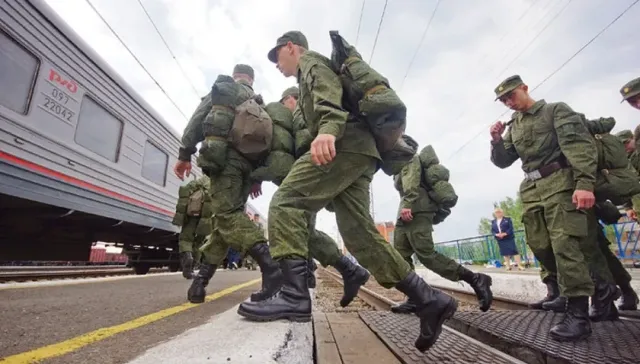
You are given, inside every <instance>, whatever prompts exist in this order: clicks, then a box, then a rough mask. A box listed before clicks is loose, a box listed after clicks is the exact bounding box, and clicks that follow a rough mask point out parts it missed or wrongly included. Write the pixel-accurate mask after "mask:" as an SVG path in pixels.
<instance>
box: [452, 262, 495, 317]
mask: <svg viewBox="0 0 640 364" xmlns="http://www.w3.org/2000/svg"><path fill="white" fill-rule="evenodd" d="M460 268H461V269H462V272H461V273H460V278H461V279H462V280H463V281H465V282H467V283H469V285H470V286H471V288H473V291H474V292H475V293H476V297H478V303H479V304H480V310H481V311H483V312H487V311H488V310H489V308H490V307H491V302H493V292H491V283H492V279H491V277H490V276H488V275H486V274H483V273H474V272H472V271H470V270H468V269H467V268H464V267H463V266H460Z"/></svg>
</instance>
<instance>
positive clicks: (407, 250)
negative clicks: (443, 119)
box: [391, 155, 493, 313]
mask: <svg viewBox="0 0 640 364" xmlns="http://www.w3.org/2000/svg"><path fill="white" fill-rule="evenodd" d="M421 181H422V165H421V164H420V158H419V157H418V155H416V156H414V157H413V159H412V161H411V163H409V164H407V165H406V166H405V167H404V168H403V169H402V171H401V172H400V173H399V174H397V175H395V176H394V182H395V186H396V188H397V189H398V192H399V193H400V197H401V201H400V206H399V207H398V218H397V222H396V229H395V231H394V233H393V235H394V239H393V241H394V246H395V248H396V250H397V251H398V253H400V255H401V256H402V257H403V258H404V260H406V261H407V263H409V265H410V266H411V269H412V270H414V269H415V267H414V266H413V260H412V258H411V256H412V255H413V253H415V254H416V255H417V256H418V260H420V262H422V264H424V266H425V267H427V268H428V269H430V270H432V271H434V272H436V273H437V274H439V275H441V276H442V277H444V278H447V279H449V280H451V281H459V280H461V279H462V280H464V281H465V282H467V283H469V285H470V286H471V287H472V288H473V290H474V291H475V293H476V296H477V297H478V301H479V302H480V310H482V311H487V310H488V309H489V307H490V306H491V301H492V300H493V294H492V292H491V277H489V276H488V275H486V274H482V273H474V272H472V271H470V270H469V269H467V268H465V267H463V266H461V265H460V264H458V263H456V262H454V261H453V260H451V259H450V258H448V257H446V256H444V255H442V254H440V253H438V252H437V251H435V249H434V245H433V237H432V235H431V233H432V231H433V218H434V216H435V212H436V211H437V209H438V206H437V205H436V204H435V203H434V202H433V201H432V200H431V199H430V198H429V195H428V194H427V190H426V189H425V188H424V187H423V186H422V184H421ZM415 310H416V306H415V304H414V302H413V301H411V299H407V300H406V301H405V302H403V303H402V304H400V305H397V306H394V307H392V308H391V311H393V312H396V313H410V312H415Z"/></svg>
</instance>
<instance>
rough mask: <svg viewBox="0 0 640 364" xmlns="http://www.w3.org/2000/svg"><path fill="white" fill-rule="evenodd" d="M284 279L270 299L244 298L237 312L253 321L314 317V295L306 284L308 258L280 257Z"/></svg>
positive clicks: (301, 319) (304, 320) (298, 319)
mask: <svg viewBox="0 0 640 364" xmlns="http://www.w3.org/2000/svg"><path fill="white" fill-rule="evenodd" d="M280 269H282V275H283V283H282V285H281V286H280V289H279V290H278V291H277V292H276V293H275V294H274V295H273V296H271V297H269V298H268V299H265V300H262V301H257V302H243V303H241V304H240V306H239V307H238V314H239V315H240V316H243V317H246V318H247V319H249V320H251V321H275V320H280V319H287V320H290V321H297V322H308V321H311V296H310V295H309V288H308V287H307V271H308V267H307V260H306V259H296V260H288V259H282V260H280Z"/></svg>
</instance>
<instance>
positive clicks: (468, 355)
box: [359, 311, 523, 364]
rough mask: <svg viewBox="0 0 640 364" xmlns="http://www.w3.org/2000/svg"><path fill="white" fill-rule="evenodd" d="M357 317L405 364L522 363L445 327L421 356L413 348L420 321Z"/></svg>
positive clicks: (373, 314) (368, 314)
mask: <svg viewBox="0 0 640 364" xmlns="http://www.w3.org/2000/svg"><path fill="white" fill-rule="evenodd" d="M359 314H360V317H361V318H362V320H363V321H364V322H365V323H366V324H367V325H368V326H369V328H370V329H371V330H372V331H373V332H375V333H376V334H377V335H378V337H379V338H380V339H381V340H382V341H384V342H385V344H386V345H387V346H388V347H389V348H390V349H391V351H393V352H394V353H395V354H396V355H397V356H399V357H400V358H402V360H403V361H404V362H405V363H407V364H413V363H456V364H466V363H491V364H506V363H523V362H522V361H519V360H517V359H515V358H513V357H510V356H508V355H506V354H503V353H500V352H498V351H497V350H495V349H493V348H491V347H489V346H487V345H485V344H482V343H480V342H478V341H476V340H469V339H468V338H466V337H465V336H463V335H460V334H458V333H456V332H455V331H453V330H451V329H448V328H446V327H444V328H443V330H442V333H441V334H440V338H439V339H438V341H437V342H436V343H435V345H434V346H432V347H431V348H430V349H429V350H428V351H426V352H424V353H421V352H420V351H418V350H417V349H416V348H415V347H414V345H413V344H414V341H415V339H416V337H417V335H418V333H419V332H420V320H419V319H418V317H417V316H415V315H404V314H394V313H391V312H383V311H362V312H360V313H359Z"/></svg>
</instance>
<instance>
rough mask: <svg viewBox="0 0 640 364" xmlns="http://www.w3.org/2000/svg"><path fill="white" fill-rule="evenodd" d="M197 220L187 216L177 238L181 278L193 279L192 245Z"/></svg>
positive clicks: (194, 239) (194, 238)
mask: <svg viewBox="0 0 640 364" xmlns="http://www.w3.org/2000/svg"><path fill="white" fill-rule="evenodd" d="M197 227H198V219H197V218H195V217H191V216H187V217H186V218H185V223H184V225H182V229H181V230H180V235H179V236H178V251H179V252H180V265H181V266H182V276H183V277H185V278H187V279H191V278H193V244H194V242H195V241H196V228H197Z"/></svg>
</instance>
